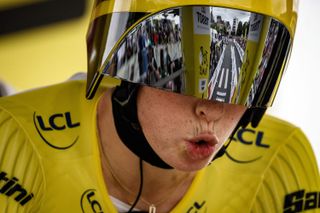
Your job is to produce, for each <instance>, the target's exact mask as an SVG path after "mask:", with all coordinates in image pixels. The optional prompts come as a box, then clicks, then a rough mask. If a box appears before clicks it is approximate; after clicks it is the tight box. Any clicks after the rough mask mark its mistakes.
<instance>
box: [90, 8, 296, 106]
mask: <svg viewBox="0 0 320 213" xmlns="http://www.w3.org/2000/svg"><path fill="white" fill-rule="evenodd" d="M143 16H144V17H145V18H144V19H142V20H141V19H140V21H136V19H139V18H140V17H143ZM130 17H131V18H130ZM91 27H92V28H93V29H91V34H90V30H89V36H88V44H89V47H88V48H89V50H88V52H89V53H90V55H89V75H88V80H89V82H91V84H90V85H89V86H88V88H87V97H88V98H90V97H92V96H93V95H94V93H95V90H96V89H97V87H98V85H99V83H100V80H101V78H102V76H103V75H106V76H111V77H115V78H119V79H121V80H125V81H129V82H133V83H138V84H141V85H148V86H152V87H157V88H161V89H165V90H167V91H172V92H176V93H180V94H183V95H191V96H194V97H198V98H202V99H207V100H214V101H219V102H224V103H231V104H240V105H245V106H248V107H266V106H270V105H271V104H272V101H273V99H274V96H275V94H276V91H277V88H278V85H279V82H280V80H281V76H282V74H283V71H284V68H285V65H286V61H287V59H288V55H289V52H290V47H291V39H290V34H289V31H288V30H287V29H286V27H285V26H284V25H283V24H281V23H280V22H279V21H277V20H275V19H273V18H272V17H268V16H265V15H261V14H257V13H252V12H246V11H242V10H235V9H229V8H221V7H212V6H208V7H203V6H201V7H200V6H185V7H179V8H173V9H168V10H164V11H161V12H158V13H155V14H150V15H148V16H145V14H138V13H112V14H109V15H107V16H105V17H101V18H100V19H97V20H95V22H94V23H93V24H92V26H91ZM106 28H107V31H106ZM97 35H99V36H98V37H97ZM97 39H98V41H99V43H97V42H96V40H97ZM90 41H91V42H90ZM90 48H91V49H90Z"/></svg>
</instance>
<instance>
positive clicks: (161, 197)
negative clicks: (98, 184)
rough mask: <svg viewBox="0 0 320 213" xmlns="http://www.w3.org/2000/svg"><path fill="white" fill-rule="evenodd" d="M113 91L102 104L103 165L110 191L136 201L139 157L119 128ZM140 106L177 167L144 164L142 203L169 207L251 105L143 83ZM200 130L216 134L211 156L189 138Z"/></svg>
mask: <svg viewBox="0 0 320 213" xmlns="http://www.w3.org/2000/svg"><path fill="white" fill-rule="evenodd" d="M111 94H112V90H108V91H107V92H106V93H105V94H104V95H103V96H102V98H101V99H100V101H99V105H98V115H97V116H98V129H99V137H100V142H101V164H102V170H103V175H104V179H105V183H106V187H107V190H108V192H109V193H110V194H111V195H112V196H114V197H116V198H118V199H120V200H121V201H123V202H126V203H128V204H130V203H132V202H133V201H134V200H135V197H136V194H137V192H138V187H139V180H140V179H139V159H138V157H137V156H135V155H134V154H133V153H132V152H131V151H130V150H128V148H127V147H126V146H125V145H123V143H122V142H121V141H120V138H119V136H118V135H117V133H116V129H115V126H114V122H113V115H112V108H111V107H110V106H111ZM137 106H138V118H139V121H140V124H141V126H142V129H143V132H144V134H145V136H146V138H147V140H148V142H149V143H150V145H151V147H152V148H153V149H154V151H155V152H156V153H157V154H158V155H159V156H160V157H161V159H162V160H164V161H165V162H166V163H168V164H169V165H171V166H172V167H173V168H174V169H169V170H167V169H161V168H157V167H154V166H151V165H150V164H148V163H143V175H144V184H143V191H142V195H141V197H142V199H140V202H138V204H137V206H136V207H137V208H139V209H142V210H148V207H149V205H150V204H151V203H153V204H155V205H156V207H157V212H168V211H170V210H171V209H172V208H173V207H174V206H175V205H176V204H177V203H178V202H179V201H180V200H181V198H182V197H183V196H184V194H185V193H186V192H187V190H188V188H189V186H190V184H191V183H192V180H193V178H194V177H195V175H196V172H197V171H198V170H200V169H202V168H204V167H205V166H207V165H208V164H209V163H210V162H211V160H212V158H213V157H214V155H215V154H216V153H217V152H218V150H219V149H220V147H221V146H222V145H223V143H224V142H225V141H226V140H227V139H228V137H229V135H230V133H231V132H232V130H233V129H234V127H235V126H236V124H237V122H238V121H239V120H240V118H241V116H242V114H243V113H244V112H245V110H246V108H245V107H243V106H238V105H231V104H224V103H219V102H212V101H206V100H201V99H198V98H194V97H189V96H183V95H178V94H174V93H171V92H165V91H162V90H158V89H154V88H150V87H141V88H140V90H139V93H138V99H137ZM199 135H202V136H204V137H207V136H208V137H209V138H214V142H215V146H214V147H215V149H214V152H212V153H211V152H210V155H204V156H202V155H201V156H200V157H194V156H193V155H192V154H190V152H189V151H188V144H189V142H188V141H190V140H192V139H193V138H196V137H197V136H199ZM119 156H121V157H119ZM107 162H109V163H107ZM115 165H117V166H115ZM120 165H121V166H120ZM159 177H161V178H159ZM146 198H147V199H146ZM141 200H142V201H141ZM143 200H144V201H143ZM146 201H147V202H146Z"/></svg>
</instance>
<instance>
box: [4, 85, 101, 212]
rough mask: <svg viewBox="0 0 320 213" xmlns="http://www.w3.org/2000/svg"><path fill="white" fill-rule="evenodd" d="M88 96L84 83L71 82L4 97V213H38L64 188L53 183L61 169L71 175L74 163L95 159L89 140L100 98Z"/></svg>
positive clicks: (93, 132) (92, 132) (93, 134)
mask: <svg viewBox="0 0 320 213" xmlns="http://www.w3.org/2000/svg"><path fill="white" fill-rule="evenodd" d="M84 97H85V83H84V82H81V81H69V82H65V83H61V84H57V85H52V86H49V87H44V88H39V89H35V90H30V91H26V92H23V93H20V94H16V95H13V96H7V97H3V98H0V135H1V137H0V209H5V211H4V212H19V209H20V210H21V211H26V212H37V211H38V210H39V208H40V209H41V205H42V204H41V203H44V202H41V201H43V199H44V198H45V197H46V196H45V194H50V193H51V192H52V191H54V187H55V188H56V191H54V192H57V191H58V187H57V186H58V185H59V184H60V186H64V185H63V183H62V182H61V183H60V182H59V181H55V180H58V179H59V178H58V176H59V175H60V177H61V174H62V170H63V169H64V170H63V172H64V174H67V173H66V172H68V171H69V170H70V168H72V165H73V164H72V162H76V159H78V158H83V156H91V155H92V152H93V151H92V150H93V147H92V144H93V143H86V141H91V142H92V141H93V140H94V136H95V131H94V125H93V123H94V119H92V118H93V117H94V116H92V113H94V107H95V102H96V100H93V101H92V102H93V104H92V102H89V101H87V100H86V99H85V98H84ZM88 138H90V139H88ZM62 162H64V163H62ZM69 162H70V163H69ZM59 172H60V173H59ZM69 172H70V171H69ZM66 176H67V175H66ZM48 182H49V184H47V183H48ZM55 182H57V184H52V183H55ZM66 183H67V182H66ZM47 192H48V193H47ZM51 200H52V199H51ZM45 203H46V205H47V203H48V201H46V202H45ZM77 203H78V202H77Z"/></svg>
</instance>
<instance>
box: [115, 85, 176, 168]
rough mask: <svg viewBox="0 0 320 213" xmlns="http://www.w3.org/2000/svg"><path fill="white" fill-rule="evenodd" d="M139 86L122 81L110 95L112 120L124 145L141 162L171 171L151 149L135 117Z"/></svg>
mask: <svg viewBox="0 0 320 213" xmlns="http://www.w3.org/2000/svg"><path fill="white" fill-rule="evenodd" d="M138 89H139V85H137V84H132V83H128V82H125V81H122V83H121V85H120V86H118V87H116V89H115V91H114V92H113V94H112V110H113V118H114V121H115V126H116V129H117V132H118V135H119V137H120V139H121V141H122V142H123V143H124V145H126V146H127V148H128V149H130V150H131V151H132V152H133V153H134V154H136V155H137V156H138V157H139V158H141V159H142V160H144V161H146V162H148V163H150V164H151V165H153V166H156V167H159V168H163V169H172V167H171V166H169V165H168V164H167V163H165V162H164V161H163V160H162V159H161V158H160V157H159V156H158V155H157V154H156V153H155V152H154V150H153V149H152V148H151V146H150V145H149V143H148V141H147V139H146V138H145V136H144V134H143V131H142V128H141V126H140V123H139V120H138V115H137V95H138Z"/></svg>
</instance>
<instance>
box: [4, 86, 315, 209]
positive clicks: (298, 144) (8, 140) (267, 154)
mask: <svg viewBox="0 0 320 213" xmlns="http://www.w3.org/2000/svg"><path fill="white" fill-rule="evenodd" d="M105 89H106V88H101V89H100V90H99V91H98V94H97V95H96V98H95V99H93V100H86V99H85V98H84V97H85V82H84V81H69V82H64V83H61V84H58V85H53V86H49V87H45V88H41V89H37V90H32V91H28V92H24V93H20V94H17V95H14V96H8V97H4V98H0V136H1V137H0V212H1V213H2V212H9V213H12V212H46V213H51V212H55V213H56V212H59V213H60V212H80V213H91V212H104V213H115V212H117V209H116V208H115V206H114V205H113V203H112V201H111V200H110V196H109V195H108V183H105V182H104V178H103V174H102V170H101V162H100V161H101V159H100V155H99V143H98V136H97V121H96V113H97V112H96V109H97V103H98V100H99V97H100V96H101V95H102V93H103V91H104V90H105ZM319 188H320V180H319V169H318V166H317V163H316V159H315V156H314V153H313V151H312V148H311V146H310V144H309V141H308V140H307V138H306V137H305V136H304V134H303V133H302V131H301V130H300V129H299V128H297V127H295V126H294V125H292V124H289V123H287V122H284V121H282V120H279V119H277V118H274V117H271V116H268V115H266V116H264V118H263V120H262V121H261V123H260V125H259V126H258V127H257V128H252V127H247V128H245V129H240V130H239V131H238V132H237V133H236V135H235V137H234V141H233V142H232V144H231V145H230V146H229V148H228V150H227V153H226V155H224V156H223V157H222V158H220V159H217V160H216V161H214V162H213V163H212V164H211V165H210V166H208V167H206V168H204V169H202V170H201V171H199V172H198V173H197V175H196V177H195V179H194V180H193V182H192V184H191V186H190V188H189V189H188V191H187V193H186V194H185V196H184V197H183V199H182V200H181V201H180V202H179V203H178V204H177V205H176V206H175V207H174V209H172V211H171V212H172V213H183V212H186V213H196V212H197V213H202V212H203V213H204V212H207V213H212V212H288V213H289V212H301V211H304V210H310V211H308V212H316V211H319V209H320V190H319Z"/></svg>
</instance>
